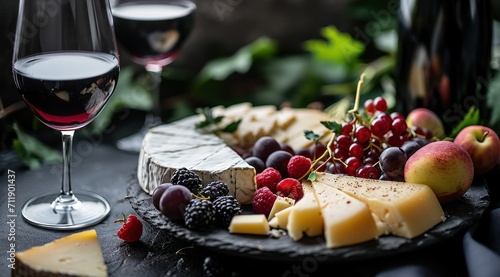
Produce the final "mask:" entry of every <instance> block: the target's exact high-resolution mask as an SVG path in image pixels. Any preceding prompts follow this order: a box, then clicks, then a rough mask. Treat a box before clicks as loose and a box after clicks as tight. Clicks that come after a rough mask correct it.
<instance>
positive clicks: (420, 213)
mask: <svg viewBox="0 0 500 277" xmlns="http://www.w3.org/2000/svg"><path fill="white" fill-rule="evenodd" d="M315 182H321V183H324V184H327V185H329V186H331V187H334V188H337V189H339V190H341V191H343V192H345V193H347V194H349V195H351V196H352V197H354V198H357V199H359V200H360V201H363V202H365V203H366V204H367V205H368V207H369V208H370V211H371V212H372V213H373V214H375V215H376V216H377V217H378V220H380V222H379V224H380V223H381V224H384V225H385V227H382V228H379V229H382V230H385V231H384V232H386V233H390V234H393V235H396V236H400V237H404V238H414V237H416V236H419V235H421V234H423V233H424V232H426V231H427V230H429V229H430V228H432V227H434V226H435V225H437V224H438V223H440V222H443V221H445V216H444V211H443V209H442V207H441V205H440V203H439V201H438V200H437V197H436V195H435V194H434V192H433V191H432V189H430V188H429V187H428V186H426V185H421V184H410V183H404V182H394V181H381V180H371V179H362V178H356V177H350V176H341V175H333V174H328V173H323V172H317V173H316V179H315V181H314V182H313V183H315Z"/></svg>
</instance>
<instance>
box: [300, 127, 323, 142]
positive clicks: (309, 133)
mask: <svg viewBox="0 0 500 277" xmlns="http://www.w3.org/2000/svg"><path fill="white" fill-rule="evenodd" d="M304 135H305V136H306V139H308V140H312V141H314V142H316V141H318V140H319V138H320V137H321V136H320V135H318V134H315V133H314V132H313V131H311V130H304Z"/></svg>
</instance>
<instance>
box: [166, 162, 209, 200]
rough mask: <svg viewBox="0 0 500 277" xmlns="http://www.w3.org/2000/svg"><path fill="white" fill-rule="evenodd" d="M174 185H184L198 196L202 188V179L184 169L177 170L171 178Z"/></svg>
mask: <svg viewBox="0 0 500 277" xmlns="http://www.w3.org/2000/svg"><path fill="white" fill-rule="evenodd" d="M170 182H171V183H172V184H173V185H183V186H185V187H187V188H188V189H189V191H191V192H192V193H194V194H198V192H199V191H200V189H201V187H202V183H201V178H200V176H198V175H197V174H196V173H194V172H193V171H191V170H189V169H187V168H185V167H182V168H179V169H176V170H175V171H174V173H173V174H172V178H170Z"/></svg>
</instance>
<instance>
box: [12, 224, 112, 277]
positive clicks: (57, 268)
mask: <svg viewBox="0 0 500 277" xmlns="http://www.w3.org/2000/svg"><path fill="white" fill-rule="evenodd" d="M107 275H108V274H107V267H106V264H105V263H104V258H103V255H102V250H101V246H100V245H99V241H98V239H97V233H96V231H95V230H93V229H92V230H87V231H82V232H79V233H75V234H72V235H68V236H66V237H62V238H60V239H57V240H54V241H52V242H49V243H47V244H45V245H42V246H36V247H33V248H30V249H28V250H26V251H23V252H19V253H16V266H15V269H14V270H13V272H12V276H18V277H23V276H31V277H36V276H75V277H77V276H92V277H100V276H107Z"/></svg>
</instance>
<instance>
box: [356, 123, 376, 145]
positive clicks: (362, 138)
mask: <svg viewBox="0 0 500 277" xmlns="http://www.w3.org/2000/svg"><path fill="white" fill-rule="evenodd" d="M354 135H355V136H356V139H357V140H358V141H359V142H361V143H364V142H367V141H369V140H370V137H371V135H372V132H371V131H370V129H368V127H366V126H363V125H361V126H358V127H356V132H355V133H354Z"/></svg>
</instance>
